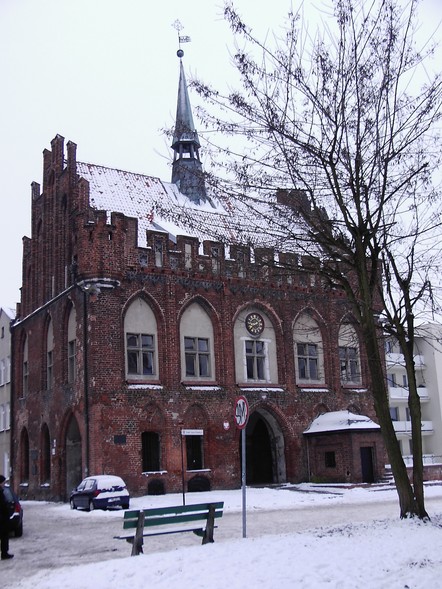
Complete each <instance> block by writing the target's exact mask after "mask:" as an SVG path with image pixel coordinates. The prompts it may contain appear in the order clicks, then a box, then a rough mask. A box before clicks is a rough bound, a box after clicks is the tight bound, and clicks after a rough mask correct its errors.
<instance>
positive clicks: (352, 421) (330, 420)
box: [304, 411, 380, 434]
mask: <svg viewBox="0 0 442 589" xmlns="http://www.w3.org/2000/svg"><path fill="white" fill-rule="evenodd" d="M367 429H373V430H378V429H380V426H379V425H378V424H377V423H375V422H374V421H373V420H372V419H370V418H369V417H367V416H366V415H357V414H356V413H351V412H350V411H329V412H328V413H323V414H322V415H319V416H318V417H317V418H316V419H314V420H313V421H312V422H311V424H310V425H309V427H308V428H307V429H306V430H304V433H305V434H320V433H326V432H335V431H348V430H353V431H354V430H367Z"/></svg>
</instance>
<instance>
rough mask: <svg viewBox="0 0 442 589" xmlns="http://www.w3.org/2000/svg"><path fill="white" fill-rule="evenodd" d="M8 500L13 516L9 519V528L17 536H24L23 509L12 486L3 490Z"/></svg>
mask: <svg viewBox="0 0 442 589" xmlns="http://www.w3.org/2000/svg"><path fill="white" fill-rule="evenodd" d="M3 494H4V496H5V499H6V502H7V503H8V505H9V511H10V513H11V517H10V520H9V528H10V530H11V532H12V533H13V534H14V536H15V537H16V538H20V537H21V536H23V509H22V506H21V505H20V501H19V500H18V497H17V495H16V494H15V493H14V491H13V490H12V489H11V487H8V486H5V488H4V490H3Z"/></svg>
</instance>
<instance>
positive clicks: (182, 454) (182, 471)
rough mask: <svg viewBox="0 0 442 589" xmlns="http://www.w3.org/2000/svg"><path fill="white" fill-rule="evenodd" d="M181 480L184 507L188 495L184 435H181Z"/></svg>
mask: <svg viewBox="0 0 442 589" xmlns="http://www.w3.org/2000/svg"><path fill="white" fill-rule="evenodd" d="M180 435H181V480H182V485H183V505H186V494H185V489H184V485H185V482H184V448H183V437H184V436H183V434H182V433H181V434H180Z"/></svg>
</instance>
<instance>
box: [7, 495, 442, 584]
mask: <svg viewBox="0 0 442 589" xmlns="http://www.w3.org/2000/svg"><path fill="white" fill-rule="evenodd" d="M295 489H296V490H295V491H294V492H289V491H287V490H285V491H284V490H283V489H247V513H248V515H249V514H252V513H253V512H256V511H259V510H278V511H283V510H286V509H289V508H290V509H299V513H300V516H302V507H303V505H306V504H309V505H310V506H311V505H312V504H313V505H316V504H317V505H318V506H320V505H323V504H324V503H325V504H327V503H328V504H329V506H330V509H331V510H332V509H333V505H335V504H337V503H341V504H342V503H343V504H347V503H348V504H349V508H350V506H351V507H352V509H351V510H350V509H349V512H350V511H351V513H352V514H353V521H349V522H348V523H347V524H344V525H342V526H338V527H326V525H324V527H321V528H316V529H314V530H310V531H308V532H302V533H300V532H295V533H293V534H287V535H271V534H269V535H267V532H265V534H263V535H262V536H261V537H258V538H256V537H254V538H242V537H240V538H232V539H231V540H230V541H223V542H216V532H215V543H214V544H210V545H206V546H201V545H200V544H197V545H195V546H192V547H180V542H179V538H180V535H177V536H176V538H177V542H176V549H175V550H173V551H166V552H160V553H158V552H156V553H153V554H144V555H140V556H137V557H130V556H129V557H127V558H118V559H114V560H108V561H106V562H101V563H97V564H87V565H78V566H74V567H72V566H70V567H62V568H59V569H55V570H53V571H48V572H44V573H38V574H36V575H34V576H32V577H30V578H27V579H24V580H22V581H21V582H18V583H15V584H14V583H13V574H11V575H9V579H8V582H7V583H6V585H5V584H4V580H3V579H2V585H3V587H10V588H11V589H31V588H32V589H60V588H63V589H86V588H87V589H89V588H93V589H128V588H130V589H145V588H146V587H155V589H208V588H210V589H225V588H226V587H228V588H229V589H239V588H243V587H259V589H273V588H275V589H276V588H278V589H289V588H290V589H293V588H294V587H296V588H299V589H322V588H324V589H332V588H339V589H371V588H373V589H374V588H376V589H379V588H385V589H387V588H388V589H420V588H422V589H423V588H425V589H428V588H437V587H442V511H441V512H440V513H430V515H431V522H429V523H423V522H420V521H418V520H402V521H401V520H400V519H399V518H398V517H397V518H394V519H387V520H376V521H373V522H370V523H356V520H355V518H354V513H355V511H354V506H355V505H357V504H358V503H366V502H376V501H385V500H386V498H390V499H394V498H395V497H396V492H395V491H394V490H379V488H378V487H371V488H370V487H366V488H353V489H351V488H344V489H343V488H338V487H332V488H331V487H327V488H324V487H318V486H313V485H297V486H296V487H295ZM318 490H321V491H326V492H321V493H318V492H312V491H318ZM299 491H301V492H299ZM302 491H306V492H302ZM327 491H328V492H327ZM425 493H426V497H427V498H429V497H440V498H441V499H442V486H441V485H440V484H439V485H431V486H427V487H426V490H425ZM197 497H198V499H195V500H194V496H193V495H192V501H190V500H189V499H188V498H189V495H187V496H186V499H187V501H186V502H187V503H190V502H193V503H196V502H201V501H205V500H207V499H210V500H211V501H217V500H224V502H225V511H226V512H235V511H237V512H238V511H241V505H242V497H241V491H240V490H238V491H222V492H221V491H219V492H211V493H207V494H206V493H198V495H197ZM181 499H182V497H181V495H166V496H162V497H161V498H160V497H142V498H134V499H133V500H132V502H131V507H134V508H137V507H149V506H155V505H157V506H158V505H160V504H161V505H166V504H170V505H173V504H180V503H181ZM159 502H161V503H159ZM57 509H60V510H66V509H68V507H67V506H66V505H65V504H63V505H61V504H60V505H58V506H57ZM71 514H72V517H79V516H81V514H79V513H78V512H76V511H73V512H71ZM93 516H94V517H121V512H93ZM324 523H325V524H326V522H324ZM219 525H220V526H221V525H222V520H220V522H219ZM17 564H18V563H17ZM0 570H1V564H0ZM11 573H12V571H11ZM11 582H12V584H10V583H11Z"/></svg>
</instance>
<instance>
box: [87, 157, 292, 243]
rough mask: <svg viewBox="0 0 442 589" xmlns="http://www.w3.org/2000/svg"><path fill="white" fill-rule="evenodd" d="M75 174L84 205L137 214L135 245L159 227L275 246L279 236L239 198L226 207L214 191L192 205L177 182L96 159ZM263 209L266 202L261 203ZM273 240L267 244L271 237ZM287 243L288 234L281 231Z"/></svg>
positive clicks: (204, 237) (172, 233)
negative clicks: (85, 193) (85, 192)
mask: <svg viewBox="0 0 442 589" xmlns="http://www.w3.org/2000/svg"><path fill="white" fill-rule="evenodd" d="M77 173H78V175H79V176H80V177H82V178H84V179H85V180H87V182H88V183H89V204H90V206H91V207H93V208H95V209H96V210H104V211H106V212H107V214H108V216H109V217H110V214H111V213H112V212H117V213H123V214H124V215H126V216H127V217H133V218H136V219H138V246H139V247H146V245H147V236H146V231H147V230H153V231H164V232H166V233H168V234H169V236H170V238H171V239H172V240H173V241H176V236H177V235H189V236H194V237H198V238H199V239H200V240H215V241H223V242H228V243H241V244H247V245H249V244H253V245H255V246H261V247H263V246H265V247H272V246H273V247H276V248H277V249H278V246H277V243H276V242H277V241H278V240H279V239H280V237H277V236H276V234H275V233H274V232H273V233H270V231H269V227H268V221H267V220H266V217H268V215H266V214H265V211H263V215H262V216H261V215H257V214H256V213H251V212H250V211H249V210H248V209H247V207H246V206H245V205H244V204H241V203H240V202H239V201H238V200H235V199H230V200H229V201H228V202H226V206H224V205H223V203H222V202H221V201H220V200H219V199H217V198H216V197H215V196H214V195H209V197H208V200H207V201H206V202H204V203H201V204H195V203H194V202H192V201H191V200H190V199H189V198H187V196H185V195H183V194H181V193H180V191H179V189H178V187H177V186H176V184H173V183H171V182H163V181H162V180H160V179H159V178H155V177H153V176H144V175H142V174H136V173H134V172H127V171H124V170H118V169H114V168H107V167H104V166H98V165H95V164H88V163H84V162H77ZM262 206H263V207H264V208H265V206H266V205H265V204H263V205H262ZM272 235H274V236H275V240H274V241H275V243H271V236H272ZM283 240H284V242H285V244H286V245H287V236H286V235H284V236H283Z"/></svg>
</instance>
